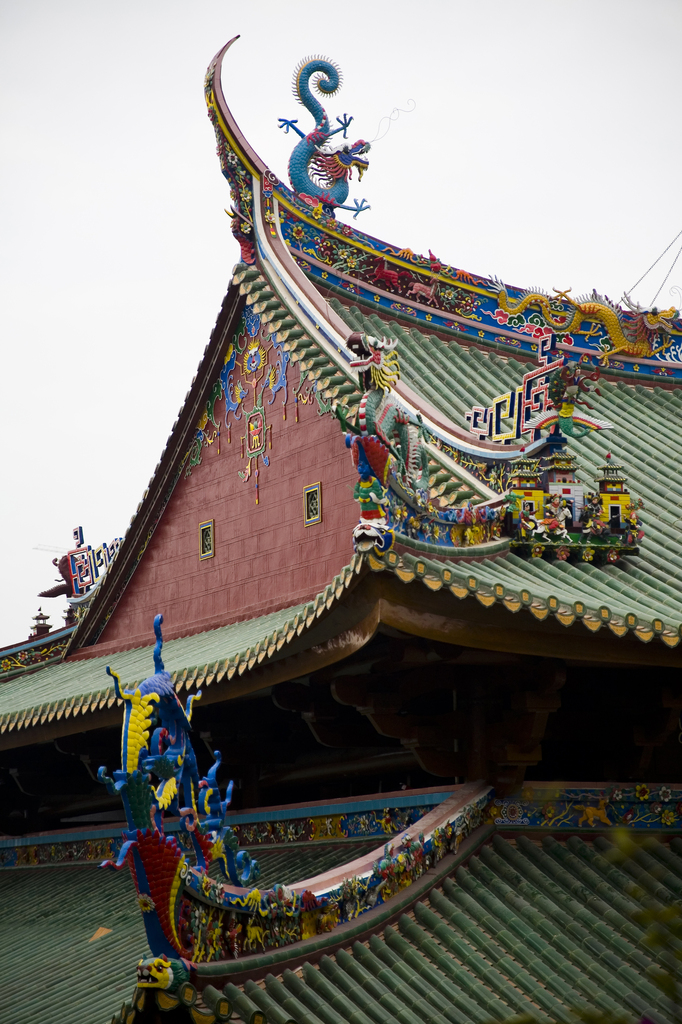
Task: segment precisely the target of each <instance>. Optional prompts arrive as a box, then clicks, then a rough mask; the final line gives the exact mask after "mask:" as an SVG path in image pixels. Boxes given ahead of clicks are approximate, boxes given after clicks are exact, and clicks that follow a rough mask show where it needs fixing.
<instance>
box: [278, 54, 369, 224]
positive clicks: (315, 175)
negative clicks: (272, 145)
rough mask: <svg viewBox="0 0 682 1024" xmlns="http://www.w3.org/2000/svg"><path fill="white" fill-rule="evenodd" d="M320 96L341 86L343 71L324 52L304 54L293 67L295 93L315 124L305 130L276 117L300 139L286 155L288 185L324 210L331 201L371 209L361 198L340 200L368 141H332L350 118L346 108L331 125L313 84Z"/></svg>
mask: <svg viewBox="0 0 682 1024" xmlns="http://www.w3.org/2000/svg"><path fill="white" fill-rule="evenodd" d="M311 79H312V85H313V87H314V88H315V89H316V90H317V91H318V92H319V93H320V94H321V95H323V96H333V95H334V94H335V93H336V92H337V91H338V89H339V88H340V86H341V72H340V70H339V68H338V67H337V66H336V64H334V63H333V62H332V61H330V60H327V59H326V58H325V57H306V58H304V59H303V60H302V61H301V62H300V64H298V66H297V67H296V69H295V70H294V82H293V90H294V96H295V97H296V99H297V100H298V101H299V103H301V104H302V105H303V106H304V107H305V108H306V109H307V110H309V111H310V113H311V114H312V115H313V117H314V118H315V127H314V129H313V131H311V132H310V133H309V134H308V135H305V134H304V133H303V132H302V131H301V129H300V128H298V127H297V123H298V119H294V120H289V119H287V118H285V117H280V119H279V126H280V128H284V130H285V132H287V133H288V132H289V129H290V128H291V129H292V131H295V132H296V134H297V135H299V136H300V139H301V141H300V142H299V143H297V145H296V146H295V147H294V151H293V152H292V154H291V157H290V158H289V180H290V181H291V187H292V188H293V189H294V191H295V192H297V193H298V194H299V196H301V198H302V199H303V200H307V201H312V202H313V203H314V205H319V204H322V206H324V207H327V212H328V213H332V214H333V211H334V207H340V208H341V209H342V210H353V212H354V215H355V216H357V214H358V213H361V212H362V210H367V209H369V206H368V205H367V204H366V203H365V200H364V199H363V200H362V202H360V203H359V202H358V201H357V200H356V201H355V205H354V206H344V203H345V202H346V199H347V198H348V190H349V184H348V182H349V180H350V178H351V176H352V172H353V168H354V167H355V168H356V170H357V172H358V180H361V179H362V175H363V174H364V172H365V171H366V170H367V168H368V166H369V161H368V160H367V155H366V154H367V153H368V152H369V148H370V144H369V142H365V140H364V139H358V141H357V142H355V143H353V145H352V146H348V145H341V146H336V147H334V146H330V145H329V140H330V139H331V138H332V137H333V136H334V135H338V133H339V132H342V133H343V137H344V139H345V138H347V135H346V133H347V131H348V128H349V127H350V124H351V122H352V120H353V118H352V117H348V115H347V114H344V115H343V117H337V119H336V120H337V122H338V123H339V125H340V127H339V128H334V129H333V130H332V129H331V127H330V124H329V118H328V116H327V112H326V110H325V109H324V107H323V106H322V104H321V103H320V101H319V100H318V99H316V98H315V97H314V96H313V93H312V90H311V88H310V86H311Z"/></svg>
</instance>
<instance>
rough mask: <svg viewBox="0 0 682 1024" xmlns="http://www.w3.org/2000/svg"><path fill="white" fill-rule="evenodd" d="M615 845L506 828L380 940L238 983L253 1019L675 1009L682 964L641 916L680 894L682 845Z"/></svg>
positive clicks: (659, 1013) (435, 1023)
mask: <svg viewBox="0 0 682 1024" xmlns="http://www.w3.org/2000/svg"><path fill="white" fill-rule="evenodd" d="M673 845H680V846H682V844H681V843H680V841H679V840H673ZM612 852H613V847H612V846H611V844H610V843H609V842H608V840H606V839H601V838H597V839H595V840H594V842H592V843H586V842H584V841H583V840H582V839H580V838H578V837H577V836H574V837H572V838H571V839H569V840H568V841H567V842H565V843H564V842H558V841H557V840H555V839H553V838H552V837H546V838H545V839H544V840H543V844H542V847H540V846H538V845H536V844H535V843H533V842H532V841H531V840H530V839H528V838H527V837H525V836H520V837H519V839H518V840H517V842H516V844H512V843H510V842H507V841H505V840H504V839H503V838H502V837H500V836H499V835H495V836H494V837H493V841H492V845H489V846H484V847H483V848H481V849H480V851H479V853H478V855H477V856H475V857H472V858H471V859H470V860H469V863H468V866H467V867H466V868H465V867H460V868H458V869H457V871H456V873H455V877H454V878H453V879H449V878H446V880H445V882H444V884H443V886H442V888H441V889H436V890H432V891H431V893H430V895H429V898H428V902H427V903H421V902H420V903H417V905H416V906H415V909H414V912H413V913H412V914H410V915H409V916H408V915H403V916H402V917H401V918H400V919H399V921H398V923H397V926H396V927H388V928H386V929H385V930H384V932H383V934H382V935H374V936H372V938H371V939H370V940H369V942H368V943H367V944H363V943H360V942H356V943H355V944H354V945H353V946H352V947H351V948H350V949H345V950H340V951H338V952H337V953H336V954H335V955H334V956H333V957H330V956H324V957H323V958H322V959H321V961H320V962H319V964H318V965H316V966H313V965H312V964H310V963H304V964H303V965H302V968H301V970H299V971H297V972H296V973H293V972H292V971H290V970H287V971H284V973H283V974H282V975H281V977H279V978H275V977H274V976H273V975H268V976H267V977H266V978H265V982H264V987H260V986H259V985H257V984H255V983H254V982H252V981H247V982H246V983H245V984H244V986H243V991H242V992H240V990H239V989H237V987H236V986H234V985H227V986H226V987H225V993H226V994H227V995H228V997H230V998H231V1000H232V1001H233V1003H234V1006H235V1008H236V1010H237V1013H238V1015H239V1016H240V1017H241V1019H242V1020H243V1021H244V1022H245V1024H248V1021H249V1019H250V1015H251V1013H253V1011H255V1010H257V1009H260V1010H262V1011H264V1012H265V1014H266V1015H267V1018H268V1022H269V1024H288V1022H290V1021H295V1022H296V1024H346V1022H349V1024H371V1022H381V1024H424V1022H427V1024H468V1022H475V1024H484V1022H485V1024H487V1022H490V1021H509V1020H510V1019H511V1018H513V1017H514V1016H515V1015H517V1014H524V1015H528V1016H529V1017H530V1018H532V1019H534V1020H537V1021H542V1022H545V1024H549V1022H559V1021H561V1022H563V1021H566V1022H568V1021H574V1020H575V1019H576V1017H575V1016H574V1014H575V1013H576V1012H580V1011H587V1010H591V1011H602V1012H604V1013H607V1014H614V1015H618V1016H619V1017H621V1018H623V1017H625V1018H626V1019H630V1020H632V1021H633V1022H634V1021H638V1020H640V1019H641V1018H642V1017H646V1018H648V1019H649V1020H651V1021H653V1022H655V1024H663V1022H668V1021H672V1020H674V1019H676V1018H675V1017H674V1007H673V1006H672V1005H671V1003H670V1001H669V1000H668V998H667V997H666V996H665V995H664V994H663V992H662V990H661V989H660V988H659V987H657V985H656V984H655V980H656V979H657V978H660V977H661V976H662V975H663V973H664V969H666V968H667V967H671V968H672V970H674V971H676V972H677V973H678V975H679V970H680V968H679V962H678V961H676V960H675V958H674V957H672V956H671V955H670V953H666V952H659V951H657V950H656V949H652V948H650V947H649V946H648V945H647V943H646V941H645V931H644V929H643V928H642V927H641V926H640V925H639V924H637V923H635V921H634V920H633V916H632V915H633V913H634V912H636V911H638V910H642V908H643V907H645V906H646V907H647V908H648V909H649V910H652V909H653V910H655V909H656V908H659V909H662V908H663V907H672V906H673V905H674V904H675V902H676V901H677V900H678V899H679V897H680V895H682V857H680V856H679V853H678V852H673V851H672V850H670V849H669V848H668V847H666V846H664V845H662V844H659V843H657V842H656V841H653V842H650V843H649V845H648V846H647V849H646V851H645V850H644V849H640V850H639V851H638V852H636V853H635V854H634V857H632V858H626V859H625V861H624V862H623V863H619V864H618V865H617V864H616V863H614V861H613V860H612V858H611V854H612Z"/></svg>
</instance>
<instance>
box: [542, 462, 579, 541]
mask: <svg viewBox="0 0 682 1024" xmlns="http://www.w3.org/2000/svg"><path fill="white" fill-rule="evenodd" d="M577 468H578V465H577V461H576V457H575V455H572V454H571V452H569V451H567V450H566V449H565V448H564V449H563V450H560V451H555V452H552V454H551V455H548V456H547V491H548V492H549V494H550V495H553V494H559V495H560V496H561V498H562V499H563V500H564V501H565V502H566V504H567V505H568V506H569V507H570V509H571V517H572V519H573V522H574V523H577V522H578V521H579V519H580V512H581V509H582V507H583V502H584V496H585V491H584V488H583V485H582V484H581V483H579V482H578V481H577V480H576V478H575V471H576V469H577Z"/></svg>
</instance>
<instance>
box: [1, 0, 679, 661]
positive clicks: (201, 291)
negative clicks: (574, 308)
mask: <svg viewBox="0 0 682 1024" xmlns="http://www.w3.org/2000/svg"><path fill="white" fill-rule="evenodd" d="M0 19H1V21H0V103H1V115H0V116H1V118H2V147H1V153H0V204H1V205H2V210H1V217H2V219H1V224H2V232H1V240H0V246H1V259H2V266H1V278H0V280H1V285H2V301H1V303H0V338H1V343H0V374H1V376H0V380H1V384H2V390H1V399H0V403H1V404H0V437H1V438H2V454H3V472H2V484H1V487H2V491H1V492H0V493H1V498H0V544H1V545H2V551H1V556H2V564H3V565H4V566H5V569H4V570H3V578H4V583H3V585H2V596H1V598H0V602H1V603H0V644H4V645H7V644H10V643H13V642H15V641H19V640H21V639H23V638H24V637H25V636H26V635H27V634H28V630H29V626H30V620H31V617H32V616H33V615H34V614H35V612H36V610H37V607H38V604H39V601H38V598H37V597H36V596H35V595H36V593H37V591H38V590H41V589H43V588H44V587H47V586H50V585H51V582H52V580H53V578H54V575H55V573H54V570H53V567H52V565H51V564H50V560H51V558H52V557H53V556H52V554H51V553H46V552H39V551H35V550H33V549H34V547H35V546H36V545H39V544H42V545H54V546H56V547H60V546H61V547H62V548H63V550H66V549H67V547H68V546H69V545H70V540H71V531H72V528H73V527H74V526H76V525H82V526H83V528H84V531H85V536H86V540H87V541H88V542H90V543H92V544H98V543H100V542H101V541H102V540H110V539H111V538H112V537H114V536H116V535H122V534H123V533H124V532H125V529H126V526H127V524H128V522H129V520H130V516H131V514H132V513H133V511H134V510H135V508H136V506H137V503H138V501H139V500H140V498H141V496H142V492H143V491H144V488H145V487H146V485H147V482H148V480H149V477H150V475H151V473H152V471H153V469H154V466H155V465H156V462H157V460H158V458H159V455H160V453H161V450H162V448H163V445H164V443H165V440H166V438H167V436H168V433H169V431H170V428H171V426H172V423H173V421H174V419H175V417H176V415H177V412H178V409H179V407H180V405H181V403H182V401H183V398H184V395H185V393H186V391H187V388H188V387H189V384H190V381H191V378H192V375H193V374H194V371H195V369H196V366H197V363H198V361H199V359H200V357H201V354H202V352H203V349H204V346H205V345H206V342H207V341H208V336H209V333H210V331H211V327H212V325H213V323H214V320H215V317H216V314H217V312H218V309H219V307H220V303H221V299H222V296H223V294H224V291H225V288H226V286H227V282H228V279H229V276H230V271H231V268H232V266H233V265H234V263H235V262H236V260H237V258H238V255H239V254H238V249H237V247H236V244H235V243H234V241H233V239H232V236H231V234H230V231H229V224H228V219H227V217H226V216H225V214H224V213H223V209H224V207H225V206H228V205H229V193H228V187H227V183H226V182H225V181H224V179H223V178H222V177H221V174H220V170H219V166H218V162H217V159H216V156H215V145H214V139H213V132H212V129H211V126H210V124H209V121H208V119H207V117H206V111H205V105H204V99H203V92H202V85H203V75H204V71H205V68H206V66H207V64H208V63H209V61H210V59H211V57H212V56H213V54H214V53H215V52H216V51H217V50H218V49H219V48H220V46H221V45H222V44H223V43H224V42H226V41H227V39H229V38H230V37H231V36H233V35H235V34H237V33H241V36H242V38H241V39H240V40H239V41H238V42H237V43H236V44H235V46H234V47H233V49H232V51H231V53H230V56H229V58H228V63H227V68H226V72H225V75H224V86H225V91H226V95H227V98H228V102H230V103H231V106H232V109H233V112H234V113H235V115H236V117H237V120H238V122H239V123H240V125H241V127H242V130H243V131H244V133H245V134H246V136H247V137H248V138H249V139H250V140H251V142H252V144H253V145H254V146H255V148H256V150H257V151H258V152H259V153H260V155H261V156H262V157H263V158H264V159H265V160H266V162H267V163H269V165H270V166H271V167H272V169H273V170H274V171H275V172H276V173H277V174H279V175H280V176H281V177H286V163H287V159H288V154H289V152H290V149H291V147H292V145H293V140H292V138H291V136H288V137H287V136H284V135H283V134H282V133H281V132H279V131H278V129H277V118H278V117H279V116H282V117H285V116H286V117H299V118H300V123H301V125H302V126H303V127H307V126H308V124H309V121H308V117H309V115H308V114H307V112H306V111H304V110H303V108H301V107H300V106H298V104H296V103H295V102H294V100H293V97H292V95H291V91H290V81H291V72H292V70H293V67H294V65H295V64H296V62H297V61H298V60H299V58H301V57H303V56H306V55H308V54H310V53H323V54H325V55H327V56H329V57H332V58H334V59H335V60H336V61H337V62H338V63H339V64H340V65H341V67H342V69H343V72H344V76H345V83H344V87H343V90H342V92H341V93H339V95H338V96H337V97H335V98H334V99H333V100H332V101H331V102H330V104H329V112H330V115H331V116H332V117H334V116H336V115H337V114H340V113H343V112H348V113H349V114H352V115H354V117H355V119H356V120H355V123H354V125H353V127H352V128H351V133H350V134H351V136H352V138H353V140H355V139H356V138H359V137H362V138H365V139H371V138H373V137H374V136H375V135H376V133H377V124H378V122H379V119H380V117H381V116H382V115H383V114H387V113H389V112H390V111H391V109H392V108H393V107H395V106H406V105H407V100H408V99H410V98H412V99H414V100H415V101H416V104H417V106H416V110H415V111H414V112H413V113H411V114H410V115H409V116H401V118H400V119H399V120H398V121H397V122H396V123H395V124H393V126H392V128H391V131H390V133H389V134H388V136H387V137H386V139H385V140H384V141H383V142H380V143H377V145H376V147H375V148H374V149H373V150H372V154H371V158H372V159H371V164H370V169H369V171H368V173H367V174H366V175H365V178H364V179H363V181H362V184H361V186H358V185H357V182H356V183H355V187H354V190H353V191H352V192H351V197H353V196H357V197H358V198H361V197H362V196H364V197H366V198H367V199H368V200H369V201H370V202H371V204H372V210H371V211H370V212H368V213H365V214H362V215H361V217H360V218H359V220H358V224H359V226H361V227H362V228H363V229H364V230H366V231H369V232H371V233H373V234H375V235H378V236H379V237H381V238H385V239H386V240H388V241H391V242H394V243H399V244H400V245H401V246H410V247H411V248H412V249H414V250H415V251H416V252H425V251H427V250H428V248H429V247H430V248H431V249H432V250H433V251H434V252H435V253H436V254H437V255H438V256H440V257H441V258H443V259H444V260H446V261H447V262H450V263H452V264H453V265H455V266H460V267H464V268H466V269H469V270H471V271H474V272H478V273H484V274H497V275H498V276H500V277H501V278H503V279H504V280H506V281H508V282H510V283H513V284H519V285H526V286H528V285H541V286H543V287H545V288H548V289H551V288H553V287H557V288H559V287H561V288H566V287H572V288H573V290H574V294H575V293H579V292H580V291H585V290H591V289H592V287H597V288H598V289H599V290H602V291H605V292H606V293H607V294H609V295H611V296H612V297H614V298H617V297H618V296H619V295H620V294H621V293H622V291H623V290H624V289H626V288H629V287H630V286H631V285H632V284H633V283H634V281H636V280H637V278H638V277H639V276H640V275H641V274H642V273H643V272H644V270H646V268H647V267H648V266H649V264H650V263H651V262H652V261H653V260H654V259H655V258H656V256H658V255H659V253H660V252H661V251H662V250H663V248H664V247H665V246H666V245H667V244H668V242H670V241H671V239H672V238H673V237H674V236H675V235H676V234H677V232H678V231H679V230H680V229H682V208H681V206H682V204H681V203H680V198H679V197H680V166H681V160H680V155H681V152H680V150H681V143H680V88H679V66H680V60H679V52H680V30H681V29H682V4H681V3H680V0H640V2H632V0H573V2H570V0H486V2H485V3H471V2H470V0H420V2H419V3H415V2H414V0H391V2H390V3H387V2H386V0H381V2H377V0H362V2H358V0H347V2H346V3H335V4H329V5H327V4H323V3H322V2H320V0H318V2H308V0H303V2H302V0H294V2H289V3H284V2H279V3H275V2H273V0H258V2H252V3H242V4H234V3H230V2H225V0H223V2H216V0H202V2H201V3H196V2H188V0H184V2H183V0H163V2H160V0H135V2H131V0H116V2H114V0H108V2H102V0H60V2H58V3H55V2H54V0H42V2H41V0H4V2H3V3H0ZM675 251H676V250H675V249H673V250H671V253H670V257H666V259H670V260H671V259H672V256H673V255H674V253H675ZM667 268H668V265H667V264H666V262H665V261H664V262H663V263H662V264H661V269H660V271H659V270H658V269H657V271H656V273H655V274H654V275H653V276H652V277H651V279H647V280H646V282H645V284H644V286H642V288H641V289H639V290H638V292H637V293H636V296H637V297H638V298H639V299H640V301H642V302H643V303H648V302H649V301H650V300H651V298H652V296H653V294H654V292H655V291H656V288H657V287H658V285H659V284H660V281H661V280H662V278H663V276H664V273H665V271H666V270H667ZM671 284H678V285H682V259H681V260H680V264H679V271H678V270H677V269H676V272H675V273H674V274H673V276H672V277H671V279H670V281H669V282H668V285H666V291H665V292H664V293H662V298H664V299H669V298H670V296H669V294H668V291H667V289H668V286H669V285H671ZM63 606H64V601H63V600H61V599H58V600H52V601H50V600H47V601H43V608H44V610H46V611H49V613H50V614H51V616H52V621H53V623H61V617H60V614H61V611H62V608H63ZM162 610H163V609H157V608H150V609H149V612H150V622H151V617H152V616H153V614H154V613H155V612H157V611H162Z"/></svg>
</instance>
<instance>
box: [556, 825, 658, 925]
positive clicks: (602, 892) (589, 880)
mask: <svg viewBox="0 0 682 1024" xmlns="http://www.w3.org/2000/svg"><path fill="white" fill-rule="evenodd" d="M548 840H549V842H548ZM574 840H577V841H578V842H579V843H580V842H582V840H581V839H578V837H577V836H571V837H570V839H569V840H568V841H567V843H566V845H565V846H564V844H563V843H558V842H557V841H556V840H555V839H554V838H553V837H552V836H547V837H546V838H545V839H543V846H545V848H546V849H547V850H548V851H549V852H550V853H551V855H552V856H555V857H557V858H559V859H560V860H561V863H562V864H564V865H565V866H566V867H567V868H568V869H569V870H570V871H572V872H573V874H574V875H575V876H576V877H577V878H579V879H580V881H582V882H583V884H584V885H586V886H589V888H590V889H591V890H592V892H594V893H595V894H596V896H597V897H598V898H599V899H600V901H601V905H602V906H603V907H605V908H606V909H605V910H604V911H603V914H604V917H605V918H606V919H607V920H608V921H609V923H610V924H611V925H613V926H614V927H618V928H619V930H620V931H621V932H622V934H623V935H625V936H626V937H627V938H628V939H629V940H630V942H632V943H633V944H635V945H638V944H639V943H640V942H641V940H642V937H643V935H644V930H643V929H642V928H640V927H639V925H637V924H634V922H633V921H631V920H630V919H629V917H627V916H626V915H629V914H631V913H632V911H633V909H634V905H633V903H632V902H631V901H630V900H627V899H626V898H624V897H623V896H622V895H621V894H620V893H619V892H618V891H617V890H616V889H615V888H614V887H613V886H612V885H610V884H609V883H608V882H607V881H606V880H605V879H603V878H602V877H601V876H600V875H598V874H597V872H596V871H594V870H593V869H592V868H591V867H590V866H589V865H588V864H586V863H585V862H584V861H582V860H581V859H580V857H578V856H577V855H576V854H575V853H573V852H572V848H571V844H572V843H573V842H574ZM607 915H608V916H607Z"/></svg>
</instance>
